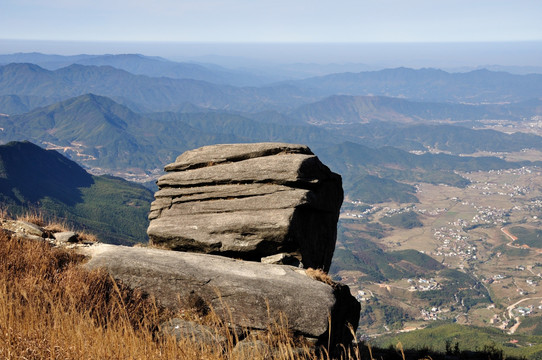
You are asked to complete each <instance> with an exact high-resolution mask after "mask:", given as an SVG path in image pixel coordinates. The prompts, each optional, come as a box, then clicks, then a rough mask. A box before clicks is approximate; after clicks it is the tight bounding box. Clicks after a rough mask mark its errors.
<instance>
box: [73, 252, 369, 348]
mask: <svg viewBox="0 0 542 360" xmlns="http://www.w3.org/2000/svg"><path fill="white" fill-rule="evenodd" d="M78 251H79V252H81V253H83V254H85V255H87V256H89V258H90V259H89V261H88V262H87V263H86V265H85V266H86V267H88V268H100V267H103V268H105V269H106V270H107V271H109V273H111V275H112V276H113V277H114V278H115V279H118V280H121V281H122V282H123V283H124V284H127V285H129V286H130V287H132V288H138V289H140V290H142V291H144V292H146V293H149V294H152V295H154V296H155V297H156V299H157V300H158V301H159V302H160V303H161V304H162V305H163V306H166V307H168V308H171V309H172V310H174V311H177V310H179V309H183V308H186V307H187V306H188V304H190V303H194V302H193V301H192V302H191V301H190V298H191V297H192V298H193V297H194V295H197V296H198V297H199V298H201V302H202V303H204V304H205V305H206V306H208V308H209V309H213V310H214V311H215V312H216V314H217V315H218V316H220V317H221V318H222V319H223V320H224V321H225V322H227V323H230V322H231V323H233V324H234V325H236V326H238V327H241V328H247V329H261V330H265V329H267V328H268V326H269V325H270V324H271V323H272V322H273V321H275V320H276V319H278V318H279V317H280V316H285V317H286V318H287V319H288V326H289V328H290V329H291V330H292V331H293V332H294V333H295V334H301V335H303V336H306V337H309V338H315V339H318V341H319V343H320V344H323V345H326V344H327V342H328V340H330V341H331V344H332V345H333V344H338V343H348V342H349V341H351V339H352V336H351V334H350V331H349V329H348V324H351V325H352V326H353V327H354V328H356V327H357V325H358V320H359V312H360V305H359V303H358V302H357V301H356V299H355V298H354V297H353V296H352V295H351V294H350V292H349V290H348V287H347V286H344V285H339V284H336V286H330V285H327V284H324V283H322V282H319V281H316V280H313V279H312V278H310V277H309V276H307V274H306V273H305V270H303V269H299V268H295V267H292V266H285V265H271V264H262V263H259V262H251V261H241V260H234V259H230V258H227V257H223V256H214V255H205V254H195V253H187V252H177V251H170V250H161V249H153V248H141V247H135V248H130V247H124V246H113V245H105V244H98V245H94V246H91V247H88V248H81V249H78ZM200 306H201V305H200ZM330 318H331V323H330V322H329V319H330ZM330 331H331V335H330Z"/></svg>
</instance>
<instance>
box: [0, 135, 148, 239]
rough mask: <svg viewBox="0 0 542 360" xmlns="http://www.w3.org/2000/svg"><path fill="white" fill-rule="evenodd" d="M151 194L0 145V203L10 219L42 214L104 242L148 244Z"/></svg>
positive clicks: (25, 148) (50, 156)
mask: <svg viewBox="0 0 542 360" xmlns="http://www.w3.org/2000/svg"><path fill="white" fill-rule="evenodd" d="M152 200H153V194H152V193H151V192H150V191H149V190H147V189H146V188H144V187H142V186H140V185H137V184H134V183H130V182H128V181H126V180H123V179H120V178H113V177H110V176H92V175H90V174H88V173H87V172H86V171H85V170H83V169H82V168H81V167H80V166H79V165H77V164H76V163H75V162H73V161H71V160H69V159H67V158H65V157H64V156H62V155H61V154H59V153H58V152H56V151H53V150H44V149H42V148H40V147H39V146H37V145H34V144H32V143H30V142H10V143H8V144H6V145H0V202H1V203H2V208H3V210H4V211H7V212H8V213H11V214H14V215H16V214H20V213H24V212H25V211H36V210H37V211H38V212H41V213H42V214H43V215H44V216H45V217H46V218H48V219H52V220H53V221H54V220H58V221H61V222H63V223H65V224H66V225H67V226H68V227H74V228H76V229H79V230H87V231H89V232H91V233H93V234H95V235H97V236H98V238H99V239H100V240H101V241H103V242H108V243H115V244H134V243H136V242H145V241H146V240H147V236H146V229H147V226H148V220H147V214H148V211H149V207H150V203H151V201H152Z"/></svg>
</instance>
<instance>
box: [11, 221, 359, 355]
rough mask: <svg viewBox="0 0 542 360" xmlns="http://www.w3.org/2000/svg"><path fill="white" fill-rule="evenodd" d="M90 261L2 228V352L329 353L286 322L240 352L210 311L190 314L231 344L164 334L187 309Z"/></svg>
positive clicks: (111, 353)
mask: <svg viewBox="0 0 542 360" xmlns="http://www.w3.org/2000/svg"><path fill="white" fill-rule="evenodd" d="M25 220H31V221H33V222H38V221H39V220H40V219H39V218H38V219H31V218H26V219H25ZM44 225H45V226H47V224H44ZM49 226H61V225H59V224H56V225H49ZM82 261H84V259H83V258H82V256H80V255H77V254H76V253H75V252H72V251H69V250H65V249H60V248H53V247H51V246H50V245H49V244H48V243H46V242H41V241H34V240H28V239H21V238H17V237H15V236H11V235H10V234H9V233H7V232H4V231H1V230H0V358H2V359H211V360H212V359H285V360H286V359H292V360H294V359H328V358H329V356H327V355H326V353H325V352H323V353H320V354H314V353H312V352H311V351H310V350H309V348H308V347H305V348H300V347H299V343H296V342H295V341H294V340H293V339H292V337H291V336H290V334H289V333H288V331H287V326H284V324H283V323H278V324H275V325H273V326H272V327H270V329H269V331H267V332H262V333H259V334H257V335H250V337H253V338H249V339H250V340H252V341H253V343H255V344H258V346H254V347H249V348H245V349H244V350H240V351H239V350H237V351H234V345H235V343H236V341H237V340H238V339H237V338H236V335H231V334H230V333H229V332H228V331H225V327H224V326H222V324H220V322H219V321H218V320H216V317H213V315H212V311H211V314H210V315H206V316H204V317H201V316H198V315H197V314H195V313H193V314H191V315H188V316H191V320H194V319H196V318H197V319H199V321H200V322H202V323H205V324H207V325H212V328H213V329H216V330H215V331H216V332H217V334H222V335H223V336H225V338H226V341H225V342H226V344H212V343H211V344H209V343H207V344H205V343H202V342H198V341H197V339H193V337H191V336H189V335H188V336H186V337H185V338H182V339H175V338H174V337H173V336H166V335H163V334H162V333H160V332H158V331H157V330H158V328H159V324H160V323H162V322H163V321H164V320H165V319H167V318H170V317H171V316H180V314H171V313H168V312H167V311H165V310H163V309H161V308H159V307H158V306H157V305H156V304H155V302H154V300H153V299H152V298H150V297H147V296H145V295H144V294H141V293H139V292H137V291H134V290H131V289H128V288H126V287H123V286H122V284H119V283H117V282H115V281H114V280H113V279H112V278H111V277H110V276H109V275H108V274H107V273H105V272H104V271H100V270H97V271H87V270H85V269H83V268H82V267H81V266H78V265H79V264H80V263H81V262H82ZM184 316H185V317H186V316H187V315H186V314H185V315H184ZM261 344H264V346H259V345H261ZM342 358H345V359H359V355H357V354H356V353H353V352H352V353H350V354H348V353H345V354H344V355H343V356H342Z"/></svg>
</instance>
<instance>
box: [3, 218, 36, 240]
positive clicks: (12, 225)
mask: <svg viewBox="0 0 542 360" xmlns="http://www.w3.org/2000/svg"><path fill="white" fill-rule="evenodd" d="M2 228H4V229H7V230H10V231H13V232H14V233H16V234H17V235H23V236H24V235H30V237H34V236H35V237H38V238H43V237H45V231H44V230H43V228H41V227H39V226H38V225H36V224H32V223H30V222H28V221H20V220H4V221H2Z"/></svg>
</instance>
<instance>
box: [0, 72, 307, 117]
mask: <svg viewBox="0 0 542 360" xmlns="http://www.w3.org/2000/svg"><path fill="white" fill-rule="evenodd" d="M86 93H94V94H97V95H102V96H108V97H111V98H112V99H114V100H115V101H117V102H119V103H121V104H124V105H126V106H129V107H130V108H131V109H132V110H135V111H139V112H149V111H175V110H176V109H177V108H179V107H181V106H184V105H185V104H186V103H187V102H189V103H192V104H194V105H197V106H200V107H204V108H212V109H223V110H238V111H262V110H270V109H285V108H290V107H295V106H297V105H301V104H303V103H306V102H310V101H312V100H313V98H312V97H307V96H305V95H303V91H300V90H298V89H295V88H293V87H292V86H289V85H275V86H267V87H259V88H256V87H234V86H230V85H218V84H212V83H209V82H205V81H200V80H191V79H171V78H165V77H160V78H151V77H148V76H145V75H134V74H132V73H129V72H127V71H124V70H120V69H116V68H114V67H111V66H84V65H78V64H74V65H70V66H68V67H65V68H61V69H58V70H54V71H50V70H46V69H44V68H41V67H39V66H38V65H35V64H29V63H17V64H8V65H4V66H1V67H0V96H1V95H18V96H35V97H40V98H55V99H67V98H70V97H75V96H79V95H84V94H86Z"/></svg>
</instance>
